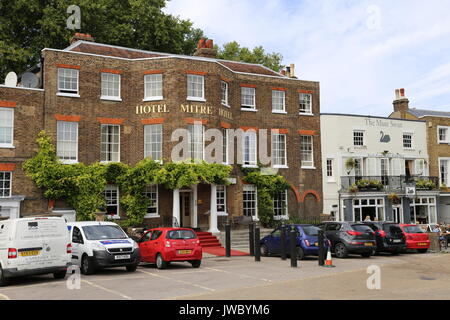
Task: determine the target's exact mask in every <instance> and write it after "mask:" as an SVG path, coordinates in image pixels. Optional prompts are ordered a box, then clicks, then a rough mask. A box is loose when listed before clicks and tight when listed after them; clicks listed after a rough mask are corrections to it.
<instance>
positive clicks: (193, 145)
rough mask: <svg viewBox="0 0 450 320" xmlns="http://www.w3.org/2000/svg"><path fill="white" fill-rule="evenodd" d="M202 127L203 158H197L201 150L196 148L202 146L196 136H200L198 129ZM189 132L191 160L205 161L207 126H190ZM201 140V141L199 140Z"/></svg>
mask: <svg viewBox="0 0 450 320" xmlns="http://www.w3.org/2000/svg"><path fill="white" fill-rule="evenodd" d="M199 127H201V145H202V150H201V158H195V156H196V154H198V153H199V150H197V149H196V146H197V147H198V145H199V144H200V142H199V141H197V140H196V135H197V134H198V128H199ZM188 132H189V142H188V143H189V157H188V158H189V160H193V161H194V162H196V161H203V160H205V126H204V125H201V124H190V125H188ZM199 140H200V139H199Z"/></svg>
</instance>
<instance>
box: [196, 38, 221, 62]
mask: <svg viewBox="0 0 450 320" xmlns="http://www.w3.org/2000/svg"><path fill="white" fill-rule="evenodd" d="M194 56H197V57H205V58H216V57H217V52H216V50H214V42H213V40H212V39H208V40H206V39H204V38H201V39H200V40H199V41H198V45H197V50H196V51H195V53H194Z"/></svg>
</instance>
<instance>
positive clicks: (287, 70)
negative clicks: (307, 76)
mask: <svg viewBox="0 0 450 320" xmlns="http://www.w3.org/2000/svg"><path fill="white" fill-rule="evenodd" d="M280 74H281V75H283V76H286V77H289V78H295V79H297V77H296V76H295V64H293V63H291V64H290V65H289V66H285V67H284V69H282V70H281V71H280Z"/></svg>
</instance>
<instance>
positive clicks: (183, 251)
mask: <svg viewBox="0 0 450 320" xmlns="http://www.w3.org/2000/svg"><path fill="white" fill-rule="evenodd" d="M191 252H192V250H178V254H191Z"/></svg>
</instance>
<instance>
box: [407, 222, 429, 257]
mask: <svg viewBox="0 0 450 320" xmlns="http://www.w3.org/2000/svg"><path fill="white" fill-rule="evenodd" d="M400 228H401V229H402V231H403V233H404V234H405V236H406V249H417V251H418V252H420V253H426V252H427V251H428V249H429V248H430V239H429V237H428V234H426V233H425V232H423V230H422V229H421V228H420V227H419V226H418V225H415V224H400Z"/></svg>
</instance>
